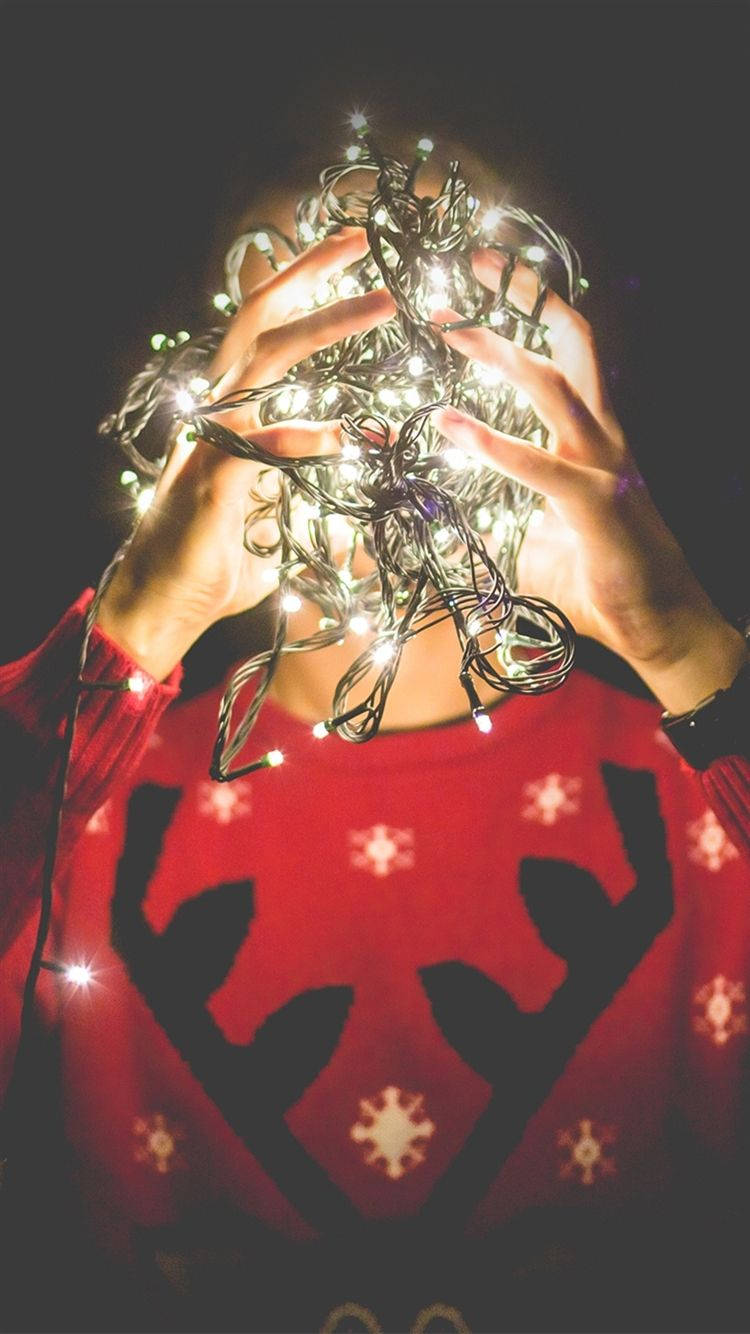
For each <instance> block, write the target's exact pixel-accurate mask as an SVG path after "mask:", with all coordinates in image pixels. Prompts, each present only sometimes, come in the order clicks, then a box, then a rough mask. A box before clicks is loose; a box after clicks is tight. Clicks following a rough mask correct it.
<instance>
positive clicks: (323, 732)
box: [312, 723, 328, 741]
mask: <svg viewBox="0 0 750 1334" xmlns="http://www.w3.org/2000/svg"><path fill="white" fill-rule="evenodd" d="M312 734H313V736H314V737H317V739H318V741H322V740H323V737H326V736H328V727H327V726H326V724H325V723H316V724H315V726H314V727H313V730H312Z"/></svg>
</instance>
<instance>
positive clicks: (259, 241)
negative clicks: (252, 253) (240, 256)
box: [253, 232, 273, 255]
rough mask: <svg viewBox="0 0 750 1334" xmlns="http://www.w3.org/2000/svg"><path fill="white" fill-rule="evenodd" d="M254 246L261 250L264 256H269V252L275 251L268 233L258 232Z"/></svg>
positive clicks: (254, 238)
mask: <svg viewBox="0 0 750 1334" xmlns="http://www.w3.org/2000/svg"><path fill="white" fill-rule="evenodd" d="M253 245H254V246H255V249H256V250H260V252H261V254H263V255H267V254H268V253H269V251H271V250H273V246H272V244H271V238H270V236H269V235H268V232H256V233H255V236H254V237H253Z"/></svg>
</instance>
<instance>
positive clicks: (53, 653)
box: [0, 588, 182, 743]
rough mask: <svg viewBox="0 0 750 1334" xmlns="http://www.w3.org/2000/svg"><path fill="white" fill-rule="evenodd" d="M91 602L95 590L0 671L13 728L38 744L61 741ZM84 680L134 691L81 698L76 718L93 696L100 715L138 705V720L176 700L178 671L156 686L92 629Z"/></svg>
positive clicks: (0, 689)
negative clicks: (133, 686)
mask: <svg viewBox="0 0 750 1334" xmlns="http://www.w3.org/2000/svg"><path fill="white" fill-rule="evenodd" d="M93 598H94V590H93V589H91V588H89V589H86V591H85V592H84V593H82V594H81V596H80V597H79V598H78V599H77V600H76V602H74V603H73V605H72V606H71V607H69V608H68V610H67V611H66V612H65V614H64V616H63V617H62V619H61V620H60V621H58V623H57V625H56V626H55V628H54V629H53V630H52V631H51V632H50V634H49V635H48V636H47V638H46V639H45V640H44V642H43V643H42V644H40V645H39V647H38V648H35V649H32V651H31V652H30V653H27V654H26V655H25V656H24V657H23V658H19V659H18V660H17V661H16V662H11V663H8V664H7V665H6V666H3V667H0V700H2V699H3V698H5V699H6V700H9V699H10V697H12V714H13V717H14V720H15V722H16V723H17V724H19V725H20V726H21V727H23V728H24V730H25V731H26V732H27V734H28V735H30V736H34V737H36V739H37V740H38V741H39V742H42V743H46V742H49V741H51V740H52V739H53V738H54V737H55V736H61V735H62V729H63V727H64V722H65V716H66V715H67V712H68V709H69V707H70V703H71V688H72V684H73V681H74V678H75V674H76V670H77V666H78V658H79V654H80V649H81V636H82V635H83V630H84V625H85V621H86V615H87V612H88V609H89V607H90V606H91V602H92V601H93ZM83 679H84V680H87V681H93V682H102V681H112V682H118V681H122V682H124V681H127V680H128V679H133V680H135V681H137V682H138V684H139V689H138V691H124V690H123V691H122V692H112V693H111V695H109V692H105V691H91V692H84V698H83V699H82V701H81V712H83V711H84V710H85V709H86V707H87V699H86V696H88V697H89V699H88V703H93V701H94V696H96V702H95V708H96V710H97V712H101V706H102V705H109V706H111V705H113V704H115V705H116V706H117V707H118V708H122V707H123V706H124V707H125V710H126V712H127V710H128V709H130V710H131V711H132V710H133V709H134V708H135V707H136V704H137V706H138V710H137V711H138V712H139V714H140V716H141V717H143V716H144V712H145V714H146V715H147V714H148V713H150V712H151V710H152V709H154V708H157V707H158V708H159V711H160V712H161V710H162V709H163V708H165V707H166V705H167V704H169V703H170V702H171V701H172V700H173V699H174V698H175V697H176V696H177V695H178V694H179V688H180V682H181V680H182V668H181V667H180V666H177V667H175V669H174V671H173V672H172V673H171V675H170V676H169V677H168V678H167V680H166V681H163V682H157V681H155V680H154V678H153V677H151V676H149V675H148V673H147V672H144V671H143V669H142V668H141V667H139V666H138V664H137V663H135V662H134V661H133V660H132V659H131V658H130V657H128V655H127V654H126V653H125V652H123V650H122V649H121V648H120V647H119V645H118V644H115V642H114V640H112V639H110V638H109V636H108V635H106V634H105V633H104V631H103V630H101V629H100V627H99V626H98V625H95V626H94V627H93V629H92V631H91V636H90V638H89V645H88V652H87V655H86V662H85V665H84V670H83ZM107 695H109V698H107V697H106V696H107ZM144 705H145V706H146V708H145V711H144V707H143V706H144Z"/></svg>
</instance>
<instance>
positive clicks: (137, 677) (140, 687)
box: [128, 672, 148, 695]
mask: <svg viewBox="0 0 750 1334" xmlns="http://www.w3.org/2000/svg"><path fill="white" fill-rule="evenodd" d="M128 690H130V691H131V692H132V693H133V694H134V695H145V693H146V691H147V690H148V681H147V679H146V677H145V676H144V674H143V672H133V675H132V676H129V677H128Z"/></svg>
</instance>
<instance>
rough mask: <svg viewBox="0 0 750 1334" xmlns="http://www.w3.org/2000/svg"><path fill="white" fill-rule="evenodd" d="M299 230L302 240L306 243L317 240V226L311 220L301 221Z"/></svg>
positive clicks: (309, 243)
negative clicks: (313, 225) (311, 223)
mask: <svg viewBox="0 0 750 1334" xmlns="http://www.w3.org/2000/svg"><path fill="white" fill-rule="evenodd" d="M297 230H298V232H299V239H300V241H304V243H305V245H311V243H312V242H313V241H314V240H315V228H314V227H311V226H310V223H309V222H301V223H300V225H299V227H298V228H297Z"/></svg>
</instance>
